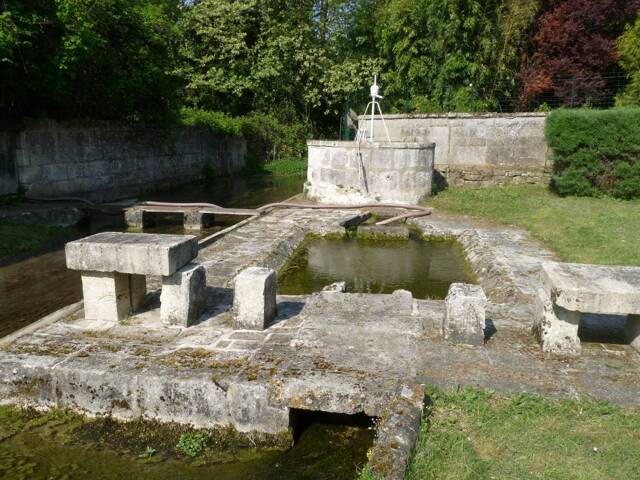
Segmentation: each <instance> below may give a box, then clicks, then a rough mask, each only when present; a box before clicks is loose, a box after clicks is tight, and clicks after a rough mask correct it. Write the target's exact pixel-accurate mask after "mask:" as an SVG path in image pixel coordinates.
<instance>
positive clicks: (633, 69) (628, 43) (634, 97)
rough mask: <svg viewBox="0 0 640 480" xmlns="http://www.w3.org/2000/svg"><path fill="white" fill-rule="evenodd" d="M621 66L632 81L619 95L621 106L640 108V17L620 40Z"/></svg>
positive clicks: (617, 101) (618, 101)
mask: <svg viewBox="0 0 640 480" xmlns="http://www.w3.org/2000/svg"><path fill="white" fill-rule="evenodd" d="M618 53H619V54H620V65H622V67H623V68H624V69H625V70H626V71H627V72H628V74H629V76H630V81H629V84H628V85H627V87H626V88H625V90H624V91H623V92H622V93H620V94H619V95H618V98H617V99H616V103H617V104H618V105H620V106H631V105H635V106H640V17H639V18H638V20H636V23H635V24H634V25H628V26H627V28H626V29H625V31H624V33H623V34H622V36H621V37H620V38H619V39H618Z"/></svg>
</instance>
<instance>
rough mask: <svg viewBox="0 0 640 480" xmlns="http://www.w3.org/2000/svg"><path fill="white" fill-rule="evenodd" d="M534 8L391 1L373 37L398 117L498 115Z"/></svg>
mask: <svg viewBox="0 0 640 480" xmlns="http://www.w3.org/2000/svg"><path fill="white" fill-rule="evenodd" d="M536 9H537V2H535V1H526V0H507V1H504V2H497V1H487V0H453V1H449V0H389V1H388V2H386V3H385V4H384V5H383V6H382V7H381V14H380V17H381V21H380V22H379V27H380V33H379V37H378V41H379V45H380V49H381V52H382V55H383V58H384V59H385V61H386V71H385V74H384V76H383V78H384V80H385V82H386V92H387V93H388V94H391V96H393V97H395V98H396V99H397V100H396V102H395V107H396V108H399V109H409V110H423V111H443V110H444V111H446V110H452V111H456V110H457V111H469V110H488V109H497V108H500V104H501V103H502V102H504V101H507V102H508V101H509V97H510V96H511V92H512V91H513V87H514V66H515V65H517V62H518V56H519V55H518V54H519V45H520V43H521V41H522V33H521V32H522V31H523V30H526V28H527V26H528V24H529V23H530V22H531V21H532V18H533V16H534V14H535V11H536Z"/></svg>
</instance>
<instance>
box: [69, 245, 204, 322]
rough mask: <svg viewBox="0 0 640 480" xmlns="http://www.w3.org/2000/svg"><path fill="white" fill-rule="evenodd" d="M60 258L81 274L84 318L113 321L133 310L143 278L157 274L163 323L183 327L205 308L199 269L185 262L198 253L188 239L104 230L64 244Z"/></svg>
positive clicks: (137, 304)
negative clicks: (160, 283)
mask: <svg viewBox="0 0 640 480" xmlns="http://www.w3.org/2000/svg"><path fill="white" fill-rule="evenodd" d="M65 254H66V261H67V268H69V269H71V270H79V271H80V272H81V277H82V293H83V297H84V304H85V307H84V309H85V317H86V318H90V319H96V320H106V321H112V322H118V321H120V320H122V319H124V318H126V317H127V316H129V315H130V314H131V313H133V312H135V311H136V310H138V309H139V308H140V306H141V305H142V304H143V302H144V299H145V295H146V281H145V276H146V275H159V276H162V284H163V287H162V288H163V292H164V290H165V289H166V290H167V292H168V293H167V292H164V295H162V296H161V308H160V312H161V317H162V319H163V320H165V321H168V322H169V323H174V324H176V323H177V324H183V325H185V326H188V324H189V323H190V322H192V321H193V320H194V319H195V318H197V317H198V316H199V315H200V314H201V313H202V310H204V305H205V300H206V298H205V297H206V295H205V291H206V282H205V278H204V267H202V266H194V265H192V264H189V262H190V261H191V260H192V259H194V258H195V257H196V256H197V255H198V239H197V237H195V236H193V235H159V234H156V235H152V234H145V233H119V232H104V233H98V234H95V235H91V236H89V237H86V238H83V239H80V240H75V241H73V242H69V243H67V245H66V246H65ZM200 270H202V271H200ZM176 286H178V287H176ZM174 297H175V298H174ZM163 307H164V308H163ZM176 312H183V313H182V314H179V313H176Z"/></svg>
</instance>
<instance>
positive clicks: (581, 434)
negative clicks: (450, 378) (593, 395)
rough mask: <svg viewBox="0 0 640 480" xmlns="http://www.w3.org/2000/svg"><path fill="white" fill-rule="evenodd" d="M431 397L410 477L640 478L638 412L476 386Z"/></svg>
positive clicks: (410, 479)
mask: <svg viewBox="0 0 640 480" xmlns="http://www.w3.org/2000/svg"><path fill="white" fill-rule="evenodd" d="M429 397H430V399H431V400H432V404H431V405H430V406H429V407H428V408H427V410H426V412H425V418H424V419H423V423H422V429H421V432H420V437H419V439H418V445H417V448H416V453H415V455H414V458H413V461H412V463H411V465H410V468H409V472H408V475H407V479H408V480H418V479H420V480H426V479H452V480H453V479H456V480H464V479H469V480H471V479H474V480H475V479H563V480H564V479H572V480H573V479H575V480H578V479H584V480H587V479H588V480H598V479H603V480H604V479H607V480H609V479H631V478H640V411H639V410H634V411H625V410H623V409H620V408H618V407H615V406H612V405H611V404H608V403H595V402H587V401H582V402H576V401H570V400H564V401H557V400H547V399H543V398H541V397H537V396H532V395H526V394H520V395H515V396H504V395H499V394H497V393H493V392H490V391H482V390H474V389H467V390H461V391H457V392H452V393H444V392H442V391H438V390H432V391H431V392H430V394H429ZM363 477H364V478H366V477H365V476H363Z"/></svg>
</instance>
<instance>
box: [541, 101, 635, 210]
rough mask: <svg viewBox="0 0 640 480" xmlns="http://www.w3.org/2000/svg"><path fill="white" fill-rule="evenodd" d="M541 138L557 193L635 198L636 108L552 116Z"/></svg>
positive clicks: (557, 113) (558, 113)
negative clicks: (547, 150) (549, 156)
mask: <svg viewBox="0 0 640 480" xmlns="http://www.w3.org/2000/svg"><path fill="white" fill-rule="evenodd" d="M545 137H546V139H547V144H548V145H549V146H550V147H551V149H552V152H553V153H552V158H553V173H554V175H553V178H552V181H551V186H552V188H553V189H554V190H555V191H556V192H557V193H559V194H561V195H577V196H591V197H593V196H598V195H602V194H606V195H611V196H613V197H616V198H622V199H630V198H635V197H640V108H614V109H610V110H589V109H577V110H567V109H560V110H556V111H554V112H552V113H551V114H550V115H549V116H548V117H547V121H546V126H545Z"/></svg>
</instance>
